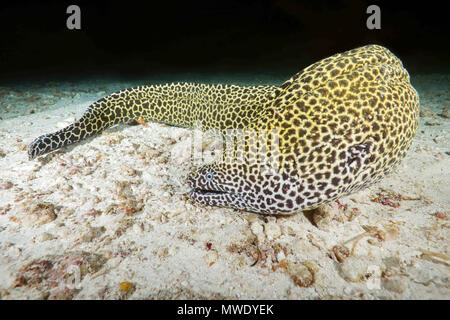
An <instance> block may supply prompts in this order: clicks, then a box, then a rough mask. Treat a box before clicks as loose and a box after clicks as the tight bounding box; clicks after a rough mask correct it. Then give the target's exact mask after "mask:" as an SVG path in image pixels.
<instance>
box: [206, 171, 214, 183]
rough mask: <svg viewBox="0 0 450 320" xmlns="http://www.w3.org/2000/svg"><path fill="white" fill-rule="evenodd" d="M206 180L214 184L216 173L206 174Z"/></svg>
mask: <svg viewBox="0 0 450 320" xmlns="http://www.w3.org/2000/svg"><path fill="white" fill-rule="evenodd" d="M205 180H206V182H213V180H214V173H213V172H207V173H206V174H205Z"/></svg>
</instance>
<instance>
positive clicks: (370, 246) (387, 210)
mask: <svg viewBox="0 0 450 320" xmlns="http://www.w3.org/2000/svg"><path fill="white" fill-rule="evenodd" d="M413 84H414V85H415V87H416V88H417V89H418V91H419V94H420V97H421V104H422V105H421V107H422V108H423V110H425V111H428V115H429V116H428V117H425V118H422V119H421V121H420V128H419V132H418V134H417V137H416V139H415V141H414V143H413V145H412V147H411V149H410V151H409V153H408V155H407V157H406V159H405V160H404V161H403V163H402V164H401V165H400V167H399V168H398V169H397V170H396V172H395V173H394V174H391V175H390V176H389V177H387V178H385V179H384V180H383V181H381V182H380V183H378V184H377V185H375V186H373V187H371V188H369V189H367V190H364V191H362V192H359V193H356V194H354V195H351V196H349V197H346V198H344V199H341V201H340V203H341V204H343V205H344V207H345V206H347V209H345V208H341V209H339V208H338V205H337V203H333V205H332V207H331V208H329V209H328V210H326V211H325V212H323V213H322V216H321V215H320V212H316V213H314V214H312V213H298V214H295V215H292V216H285V217H271V216H260V215H255V214H251V213H242V212H238V211H235V210H232V209H223V208H212V207H203V206H200V205H197V204H195V203H193V202H192V201H191V200H190V199H189V198H188V196H187V192H188V187H187V185H186V184H185V183H184V179H185V177H186V175H187V174H188V172H189V170H191V169H192V165H191V163H190V161H189V151H190V146H191V144H190V143H191V142H190V141H191V132H190V131H189V130H185V129H180V128H171V127H166V126H162V125H158V124H149V126H148V127H144V126H118V127H116V128H111V129H108V130H107V131H106V132H105V133H104V134H102V135H99V136H97V137H94V138H91V139H88V140H87V141H85V142H83V143H80V144H76V145H74V146H71V147H68V148H65V149H64V150H63V152H57V153H53V154H50V155H47V156H44V157H42V158H40V159H39V160H34V161H29V160H28V157H27V153H26V147H27V145H28V144H29V143H30V142H31V141H32V140H33V139H34V138H35V137H37V136H39V135H41V134H44V133H48V132H52V131H55V130H57V129H59V128H60V126H63V125H65V124H68V123H69V122H71V121H73V120H74V118H78V117H79V116H81V114H82V113H83V112H84V110H85V109H86V107H87V106H88V105H89V104H90V103H91V102H93V101H94V100H95V99H97V98H99V97H101V96H102V95H105V93H109V92H111V91H113V90H112V89H114V90H116V87H117V84H116V85H114V86H112V85H110V86H108V85H105V88H104V89H103V90H98V91H95V90H93V89H91V91H89V90H87V91H85V92H81V93H80V92H74V91H71V90H70V85H65V88H69V89H66V91H67V95H65V96H63V97H61V96H57V95H56V93H58V92H59V93H61V92H63V91H61V90H62V89H61V88H60V87H58V86H57V85H56V86H55V87H54V90H53V91H51V90H50V91H49V92H47V93H42V91H39V90H37V91H36V92H35V93H32V94H30V92H34V91H32V90H31V88H30V91H26V90H25V91H22V92H25V93H24V94H25V96H27V97H29V96H35V97H37V98H35V101H33V100H32V99H31V100H30V102H28V103H27V107H28V109H29V108H30V104H31V106H33V104H35V106H36V108H35V113H33V114H26V111H27V110H28V109H22V111H20V108H19V111H14V110H16V109H15V108H8V109H11V110H10V111H8V110H6V109H3V110H2V112H3V114H0V116H2V117H3V119H4V120H0V298H1V299H40V298H62V299H71V298H73V299H119V298H122V299H147V298H150V299H177V298H188V299H191V298H193V299H211V298H213V299H217V298H219V299H222V298H225V299H228V298H231V299H328V298H336V299H421V298H423V299H429V298H431V299H449V298H450V288H449V286H450V283H449V275H450V272H449V266H450V261H449V257H450V252H449V250H450V248H449V235H450V234H449V227H450V224H449V219H448V217H449V215H450V183H449V181H450V159H449V154H448V152H449V151H450V120H449V119H447V118H444V117H442V116H440V114H441V113H442V112H443V111H444V110H445V109H446V108H447V109H448V108H449V107H450V104H449V97H450V95H449V88H450V86H449V84H450V77H449V76H444V75H422V76H417V77H414V78H413ZM123 87H127V85H123V86H122V88H123ZM2 89H3V92H8V90H9V93H3V95H2V96H0V99H1V100H0V102H2V105H1V108H5V106H6V104H5V103H6V102H5V101H8V103H10V102H11V101H14V99H15V95H16V96H17V99H19V98H20V97H22V98H23V95H22V96H20V95H19V94H18V93H17V92H18V91H12V90H13V89H11V88H5V87H3V88H2ZM25 89H26V88H25ZM94 91H95V92H94ZM11 92H12V93H11ZM77 93H78V95H77ZM44 94H46V95H47V96H43V95H44ZM8 99H9V100H8ZM42 99H50V100H52V101H51V102H49V104H48V105H49V107H48V108H42V106H41V107H40V104H39V102H42V101H43V100H42ZM18 104H20V103H18ZM43 105H44V106H45V103H44V104H43ZM8 112H9V113H8ZM14 112H16V113H14ZM20 112H22V115H20V114H21V113H20ZM11 113H12V114H13V116H14V118H11V117H12V116H11ZM17 115H19V116H17ZM429 122H437V123H439V125H434V126H429V125H425V123H429ZM446 152H447V153H446ZM380 192H384V194H387V193H390V192H391V193H395V194H401V195H402V197H403V200H399V201H398V203H399V206H395V205H394V207H392V206H388V205H383V204H381V203H377V202H374V201H372V200H373V199H374V198H376V197H377V196H378V194H379V193H380ZM394 196H395V195H394ZM408 199H409V200H408ZM393 203H397V202H396V201H395V200H394V201H393ZM354 208H357V210H354ZM344 209H345V210H344ZM313 222H314V223H313ZM360 235H362V236H361V237H359V238H358V236H360ZM345 248H347V249H348V252H347V253H345ZM352 248H353V254H351V251H352Z"/></svg>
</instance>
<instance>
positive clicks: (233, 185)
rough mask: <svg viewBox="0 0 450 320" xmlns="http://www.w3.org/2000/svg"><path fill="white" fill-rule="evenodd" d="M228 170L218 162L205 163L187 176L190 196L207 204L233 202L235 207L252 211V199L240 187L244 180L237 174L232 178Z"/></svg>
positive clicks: (219, 204)
mask: <svg viewBox="0 0 450 320" xmlns="http://www.w3.org/2000/svg"><path fill="white" fill-rule="evenodd" d="M227 171H228V170H227V169H226V168H225V167H224V166H220V165H217V164H209V165H204V166H201V167H199V168H198V169H197V170H195V171H193V172H192V173H191V174H190V175H189V176H188V178H187V183H188V185H189V186H190V188H191V191H190V192H189V195H190V197H191V198H192V199H193V200H194V201H196V202H198V203H201V204H205V205H211V206H219V207H222V206H227V204H229V203H232V204H233V207H235V208H239V209H242V210H250V211H252V208H251V207H250V206H249V205H250V204H251V202H252V201H250V199H249V198H248V196H246V195H245V194H244V193H242V192H241V191H242V189H241V188H239V186H242V185H243V184H244V181H241V180H242V178H236V176H234V178H231V177H232V176H231V175H229V174H227Z"/></svg>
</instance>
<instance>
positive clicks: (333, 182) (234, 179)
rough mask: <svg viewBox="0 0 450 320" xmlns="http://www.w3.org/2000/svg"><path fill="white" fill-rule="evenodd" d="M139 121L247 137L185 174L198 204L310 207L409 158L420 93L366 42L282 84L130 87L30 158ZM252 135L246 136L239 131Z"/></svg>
mask: <svg viewBox="0 0 450 320" xmlns="http://www.w3.org/2000/svg"><path fill="white" fill-rule="evenodd" d="M139 118H142V119H143V120H145V121H156V122H161V123H166V124H170V125H174V126H181V127H188V128H192V127H194V126H195V124H196V123H200V127H201V129H202V130H209V129H216V130H219V131H220V132H221V133H222V134H223V135H225V136H226V135H229V134H230V132H233V133H236V132H238V133H241V136H243V137H244V138H243V139H241V142H240V143H237V142H236V143H234V144H233V148H232V153H231V155H232V156H228V157H225V156H224V158H223V159H222V161H217V162H215V163H212V164H207V165H203V166H201V167H199V168H198V169H197V170H195V171H194V172H192V173H191V174H190V175H189V177H188V183H189V185H190V187H191V192H190V196H191V198H192V199H194V200H195V201H197V202H198V203H201V204H205V205H213V206H223V207H232V208H236V209H241V210H247V211H252V212H256V213H262V214H288V213H292V212H296V211H299V210H305V209H313V208H315V207H317V206H319V205H321V204H323V203H326V202H329V201H331V200H335V199H337V198H340V197H342V196H345V195H348V194H350V193H352V192H355V191H357V190H361V189H363V188H366V187H367V186H369V185H372V184H373V183H375V182H377V181H379V180H380V179H381V178H382V177H384V176H385V175H386V174H387V173H389V172H391V171H392V170H393V168H395V166H396V165H397V164H398V163H399V162H400V161H401V159H402V158H404V156H405V154H406V152H407V150H408V148H409V146H410V145H411V142H412V140H413V138H414V136H415V133H416V131H417V127H418V118H419V98H418V94H417V92H416V91H415V89H414V88H413V87H412V86H411V84H410V79H409V74H408V72H407V71H406V70H405V69H404V67H403V65H402V63H401V61H400V60H399V59H398V58H397V57H395V56H394V55H393V54H392V53H391V52H390V51H389V50H388V49H386V48H384V47H381V46H378V45H368V46H364V47H361V48H357V49H353V50H350V51H347V52H344V53H339V54H336V55H333V56H331V57H329V58H326V59H323V60H320V61H318V62H317V63H314V64H312V65H311V66H309V67H307V68H305V69H303V70H302V71H301V72H299V73H297V74H295V75H294V76H293V77H292V78H291V79H289V80H288V81H286V82H285V83H284V84H283V85H281V86H280V87H275V86H258V87H240V86H233V85H202V84H188V83H178V84H168V85H157V86H145V87H137V88H132V89H126V90H123V91H120V92H118V93H114V94H112V95H110V96H107V97H105V98H103V99H100V100H99V101H97V102H95V103H94V104H92V105H91V106H90V107H89V109H88V110H87V111H86V113H85V114H84V115H83V116H82V117H81V119H80V120H78V121H77V122H75V123H74V124H72V125H70V126H68V127H66V128H64V129H62V130H60V131H58V132H55V133H52V134H48V135H44V136H41V137H39V138H37V139H36V140H34V141H33V142H32V143H31V144H30V146H29V149H28V153H29V157H30V159H33V158H35V157H36V156H39V155H43V154H45V153H48V152H50V151H53V150H56V149H58V148H61V147H63V146H65V145H68V144H71V143H74V142H76V141H79V140H81V139H84V138H86V137H88V136H90V135H93V134H95V133H98V132H100V131H101V130H103V129H105V128H107V127H109V126H111V125H114V124H117V123H124V122H125V123H126V122H131V121H133V120H136V119H139ZM242 132H245V134H242Z"/></svg>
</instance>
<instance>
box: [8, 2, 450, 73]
mask: <svg viewBox="0 0 450 320" xmlns="http://www.w3.org/2000/svg"><path fill="white" fill-rule="evenodd" d="M71 4H77V5H79V6H80V8H81V30H68V29H67V27H66V19H67V18H68V16H69V15H68V14H66V8H67V7H68V6H69V5H71ZM370 4H377V5H379V6H380V8H381V30H368V29H367V28H366V19H367V18H368V16H369V15H368V14H367V13H366V8H367V7H368V6H369V5H370ZM0 6H1V11H0V35H1V40H0V43H1V44H0V80H12V79H15V80H20V79H27V80H28V79H32V78H37V79H39V78H48V77H54V76H58V75H59V76H64V77H70V76H75V75H77V76H80V75H83V76H92V75H95V74H103V75H109V74H111V75H119V76H121V77H134V76H144V75H146V74H147V75H148V74H157V73H158V72H235V71H239V72H256V73H257V72H261V71H262V70H266V71H267V70H290V72H289V73H288V74H294V73H295V72H297V71H299V70H300V69H302V68H303V67H305V66H307V65H308V64H310V63H313V62H315V61H317V60H319V59H321V58H324V57H326V56H329V55H331V54H334V53H336V52H340V51H345V50H348V49H351V48H354V47H358V46H361V45H365V44H369V43H377V44H381V45H384V46H386V47H388V48H389V49H391V50H392V51H393V52H394V53H395V54H397V55H398V56H399V57H400V58H401V59H402V61H403V62H404V64H405V65H406V67H407V68H408V70H409V71H410V72H411V71H413V72H448V70H449V65H450V63H449V57H448V51H449V40H448V27H447V25H448V17H447V15H448V11H447V7H446V6H445V2H443V1H442V2H433V1H423V2H415V1H413V2H408V1H356V0H342V1H340V0H336V1H319V0H316V1H293V0H261V1H253V0H227V1H215V0H208V1H206V0H205V1H204V0H201V1H170V0H166V1H132V0H125V1H103V2H102V1H79V0H71V1H70V2H69V1H30V2H26V1H13V2H10V3H7V2H2V4H1V5H0Z"/></svg>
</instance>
